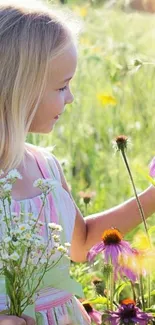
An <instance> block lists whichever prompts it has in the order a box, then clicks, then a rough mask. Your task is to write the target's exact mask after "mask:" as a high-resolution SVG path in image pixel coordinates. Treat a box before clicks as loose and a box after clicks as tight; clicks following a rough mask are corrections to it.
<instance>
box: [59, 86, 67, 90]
mask: <svg viewBox="0 0 155 325" xmlns="http://www.w3.org/2000/svg"><path fill="white" fill-rule="evenodd" d="M66 89H67V86H65V87H63V88H60V89H59V91H65V90H66Z"/></svg>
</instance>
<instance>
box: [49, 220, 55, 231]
mask: <svg viewBox="0 0 155 325" xmlns="http://www.w3.org/2000/svg"><path fill="white" fill-rule="evenodd" d="M48 227H49V228H50V229H52V230H56V228H57V224H56V223H54V222H50V223H49V224H48Z"/></svg>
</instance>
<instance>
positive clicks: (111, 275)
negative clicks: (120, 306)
mask: <svg viewBox="0 0 155 325" xmlns="http://www.w3.org/2000/svg"><path fill="white" fill-rule="evenodd" d="M113 298H114V271H113V267H112V268H111V271H110V309H111V310H113Z"/></svg>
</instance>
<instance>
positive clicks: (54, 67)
mask: <svg viewBox="0 0 155 325" xmlns="http://www.w3.org/2000/svg"><path fill="white" fill-rule="evenodd" d="M76 65H77V51H76V47H75V45H74V44H71V45H70V47H69V48H68V49H66V51H65V52H64V53H63V54H61V55H60V56H59V57H57V58H55V59H54V60H52V62H51V66H50V71H49V78H48V82H47V85H46V89H45V92H44V96H43V97H42V100H41V102H40V104H39V107H38V110H37V112H36V114H35V117H34V119H33V121H32V123H31V127H30V130H29V132H36V133H49V132H50V131H51V130H52V129H53V126H54V125H55V123H56V122H57V121H58V119H59V118H60V116H61V114H62V113H63V112H64V109H65V105H66V104H71V103H72V102H73V100H74V97H73V95H72V93H71V90H70V86H69V81H70V80H71V79H72V78H73V76H74V74H75V70H76Z"/></svg>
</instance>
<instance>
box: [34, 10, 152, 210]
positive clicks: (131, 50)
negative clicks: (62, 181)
mask: <svg viewBox="0 0 155 325" xmlns="http://www.w3.org/2000/svg"><path fill="white" fill-rule="evenodd" d="M62 8H63V7H62ZM70 8H71V9H72V10H73V12H74V15H75V17H76V16H77V17H78V19H79V16H78V15H84V17H80V19H81V20H83V21H84V24H83V30H82V33H81V35H80V39H79V45H78V51H79V62H78V68H77V72H76V75H75V77H74V79H73V81H72V82H71V88H72V91H73V94H74V97H75V99H74V102H73V103H72V104H71V105H69V106H68V107H67V109H66V111H65V113H64V114H63V116H62V117H61V119H60V121H59V122H58V123H57V124H56V126H55V128H54V130H53V131H52V132H51V133H50V134H48V135H34V134H30V135H29V136H28V141H30V142H32V143H34V144H37V145H41V146H44V147H52V146H55V148H54V151H53V152H54V154H55V155H56V156H57V157H58V158H59V159H60V162H62V164H63V168H64V171H65V175H66V178H67V180H68V182H69V184H70V185H71V188H72V192H73V195H74V197H75V200H76V202H77V203H78V204H80V206H81V209H82V211H84V210H83V206H82V205H81V201H80V198H79V194H78V193H79V191H83V190H86V189H87V190H94V191H96V197H95V198H94V199H93V201H92V203H91V204H90V206H89V210H88V213H95V212H97V211H101V210H105V209H107V208H110V207H112V206H114V205H117V204H119V203H120V202H123V201H124V200H126V199H128V198H130V197H131V196H132V195H133V191H132V188H131V185H130V182H129V180H128V176H127V172H126V170H125V167H124V164H123V162H122V159H121V157H120V154H119V153H115V151H114V149H113V147H112V140H113V138H115V136H117V135H119V134H125V135H127V136H129V137H130V138H131V142H132V146H131V148H129V150H128V159H129V162H130V166H131V169H132V171H133V175H134V179H135V181H136V186H137V189H138V191H139V192H140V191H142V190H144V189H145V188H146V187H147V186H149V183H148V181H147V179H146V178H145V177H144V176H142V174H141V173H140V171H139V167H138V166H140V168H142V169H144V170H145V171H146V172H148V164H149V162H150V160H151V159H152V157H153V156H154V155H155V67H154V65H153V64H150V63H153V61H154V62H155V20H154V16H153V15H148V14H143V15H142V14H139V13H128V14H127V13H124V12H121V11H118V10H117V11H112V10H105V9H104V8H99V9H95V10H94V9H92V8H91V7H86V11H85V12H84V14H83V8H81V7H79V9H77V6H76V7H75V6H73V5H72V6H71V7H70ZM84 8H85V7H84ZM78 10H79V11H78ZM84 10H85V9H84ZM135 59H138V60H141V61H142V62H144V63H145V64H144V65H142V66H141V67H140V68H139V69H136V68H137V67H136V66H134V60H135ZM146 62H148V63H149V64H146ZM98 94H102V95H103V98H104V99H106V101H107V103H105V100H104V102H103V103H101V102H100V101H99V99H98V97H97V96H98ZM105 96H110V97H105ZM107 98H112V99H113V100H114V101H115V102H116V104H115V105H114V104H111V103H109V104H108V100H109V99H107Z"/></svg>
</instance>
